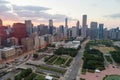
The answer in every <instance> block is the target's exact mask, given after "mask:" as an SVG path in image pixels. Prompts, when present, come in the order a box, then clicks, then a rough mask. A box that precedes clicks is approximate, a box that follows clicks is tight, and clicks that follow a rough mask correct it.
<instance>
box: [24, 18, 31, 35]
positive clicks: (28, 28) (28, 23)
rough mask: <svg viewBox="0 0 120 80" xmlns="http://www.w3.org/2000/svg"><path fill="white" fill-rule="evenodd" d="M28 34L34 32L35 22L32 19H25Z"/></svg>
mask: <svg viewBox="0 0 120 80" xmlns="http://www.w3.org/2000/svg"><path fill="white" fill-rule="evenodd" d="M25 25H26V31H27V36H30V35H31V34H32V33H33V24H32V22H31V20H25Z"/></svg>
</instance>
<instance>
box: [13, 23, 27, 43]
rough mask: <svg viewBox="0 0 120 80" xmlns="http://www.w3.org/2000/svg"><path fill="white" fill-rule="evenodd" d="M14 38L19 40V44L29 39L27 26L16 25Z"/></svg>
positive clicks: (14, 25)
mask: <svg viewBox="0 0 120 80" xmlns="http://www.w3.org/2000/svg"><path fill="white" fill-rule="evenodd" d="M13 36H14V37H15V38H17V39H18V43H19V44H21V39H22V38H25V37H27V32H26V25H25V24H23V23H14V24H13Z"/></svg>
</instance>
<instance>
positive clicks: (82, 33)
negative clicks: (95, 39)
mask: <svg viewBox="0 0 120 80" xmlns="http://www.w3.org/2000/svg"><path fill="white" fill-rule="evenodd" d="M86 32H87V15H83V21H82V31H81V36H82V37H83V38H86V36H87V35H86Z"/></svg>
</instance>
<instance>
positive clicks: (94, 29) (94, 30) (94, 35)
mask: <svg viewBox="0 0 120 80" xmlns="http://www.w3.org/2000/svg"><path fill="white" fill-rule="evenodd" d="M97 25H98V24H97V22H91V24H90V38H91V39H97V38H98V30H97Z"/></svg>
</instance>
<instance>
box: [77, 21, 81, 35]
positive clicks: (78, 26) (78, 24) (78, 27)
mask: <svg viewBox="0 0 120 80" xmlns="http://www.w3.org/2000/svg"><path fill="white" fill-rule="evenodd" d="M76 28H77V35H79V29H80V22H79V21H77V23H76Z"/></svg>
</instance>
